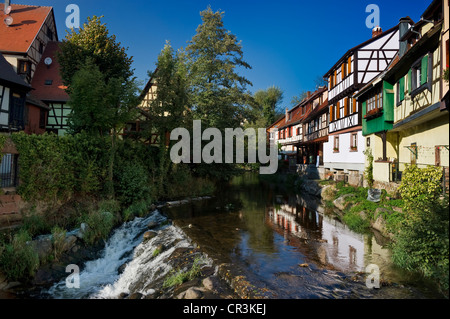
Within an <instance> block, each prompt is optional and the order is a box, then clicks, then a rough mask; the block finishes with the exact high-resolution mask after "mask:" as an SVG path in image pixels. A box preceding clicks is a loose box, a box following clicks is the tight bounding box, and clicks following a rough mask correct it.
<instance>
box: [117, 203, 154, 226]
mask: <svg viewBox="0 0 450 319" xmlns="http://www.w3.org/2000/svg"><path fill="white" fill-rule="evenodd" d="M150 206H151V202H149V201H140V202H135V203H133V204H132V205H131V206H129V207H127V208H126V209H125V210H124V212H123V216H122V217H123V220H124V221H130V220H132V219H133V218H134V217H136V216H139V217H143V216H145V215H146V214H147V213H148V212H149V210H150Z"/></svg>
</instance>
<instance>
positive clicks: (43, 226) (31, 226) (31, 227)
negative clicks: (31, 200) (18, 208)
mask: <svg viewBox="0 0 450 319" xmlns="http://www.w3.org/2000/svg"><path fill="white" fill-rule="evenodd" d="M21 228H22V229H23V230H26V231H27V232H28V234H29V235H30V236H31V237H32V238H33V237H35V236H38V235H44V234H48V233H49V232H50V230H51V226H50V223H49V222H48V220H47V219H46V218H45V216H43V215H41V214H37V213H34V212H30V213H25V214H23V219H22V226H21Z"/></svg>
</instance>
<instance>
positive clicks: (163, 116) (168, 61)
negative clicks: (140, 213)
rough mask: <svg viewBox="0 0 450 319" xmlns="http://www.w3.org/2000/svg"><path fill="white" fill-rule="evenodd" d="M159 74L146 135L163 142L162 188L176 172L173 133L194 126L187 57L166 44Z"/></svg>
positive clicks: (160, 168) (156, 73)
mask: <svg viewBox="0 0 450 319" xmlns="http://www.w3.org/2000/svg"><path fill="white" fill-rule="evenodd" d="M156 66H157V68H156V70H155V71H154V72H153V73H152V74H150V76H151V77H152V78H154V79H155V82H156V83H157V89H156V98H155V99H154V100H153V101H152V103H151V105H150V108H149V110H148V117H149V119H150V120H149V124H150V125H147V126H146V132H144V134H146V135H150V134H154V133H157V134H158V136H159V138H160V143H159V144H160V147H159V156H158V161H159V162H158V163H159V166H158V168H159V169H158V178H157V181H156V182H157V185H158V188H163V187H165V186H168V185H165V181H166V180H167V175H168V174H169V172H170V171H171V169H172V162H171V160H170V158H169V149H168V148H167V146H169V145H170V144H173V143H175V142H171V141H170V139H169V136H170V135H169V134H170V132H171V131H172V130H173V129H175V128H178V127H184V128H189V127H190V126H192V118H191V112H190V108H189V95H188V85H189V84H188V80H187V68H186V61H185V56H184V53H183V52H182V51H178V52H174V50H173V48H172V46H171V45H170V43H166V45H165V46H164V49H163V50H162V51H161V53H160V54H159V56H158V61H157V65H156Z"/></svg>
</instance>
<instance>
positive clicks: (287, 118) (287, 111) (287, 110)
mask: <svg viewBox="0 0 450 319" xmlns="http://www.w3.org/2000/svg"><path fill="white" fill-rule="evenodd" d="M284 121H285V123H286V122H287V121H289V109H288V108H286V118H285V120H284Z"/></svg>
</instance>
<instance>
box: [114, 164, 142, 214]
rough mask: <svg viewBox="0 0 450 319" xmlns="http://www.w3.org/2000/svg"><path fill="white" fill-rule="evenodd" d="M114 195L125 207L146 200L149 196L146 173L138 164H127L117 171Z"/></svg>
mask: <svg viewBox="0 0 450 319" xmlns="http://www.w3.org/2000/svg"><path fill="white" fill-rule="evenodd" d="M116 179H117V184H116V195H117V197H118V199H119V200H120V201H121V202H122V203H123V204H124V205H126V206H129V205H131V204H133V203H137V202H139V201H142V200H148V199H149V197H150V194H151V190H150V183H149V180H148V173H147V172H146V170H145V168H144V167H143V166H142V165H140V164H139V163H129V164H127V165H124V166H123V167H120V168H118V169H117V172H116Z"/></svg>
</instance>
